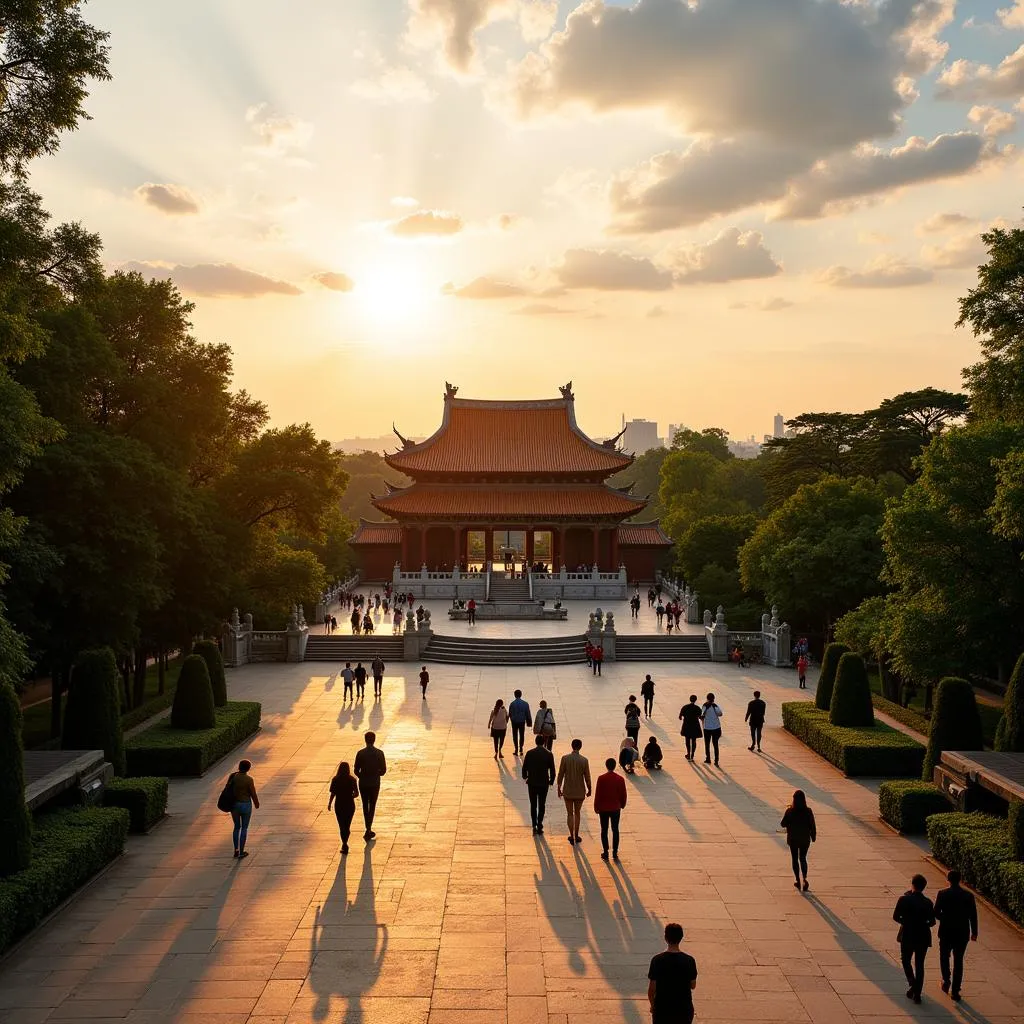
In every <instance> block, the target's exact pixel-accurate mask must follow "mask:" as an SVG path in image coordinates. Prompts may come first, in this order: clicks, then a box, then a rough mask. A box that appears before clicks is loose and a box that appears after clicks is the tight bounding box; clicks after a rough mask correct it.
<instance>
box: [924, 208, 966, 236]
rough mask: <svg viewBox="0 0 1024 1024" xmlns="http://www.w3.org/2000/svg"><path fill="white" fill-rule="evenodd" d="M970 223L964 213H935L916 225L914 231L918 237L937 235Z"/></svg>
mask: <svg viewBox="0 0 1024 1024" xmlns="http://www.w3.org/2000/svg"><path fill="white" fill-rule="evenodd" d="M970 223H971V218H970V217H968V216H967V215H966V214H964V213H936V214H933V215H932V216H931V217H929V218H928V219H927V220H926V221H923V222H922V223H920V224H918V225H917V228H916V230H917V233H918V234H919V235H938V234H941V233H942V232H943V231H949V230H951V229H952V228H956V227H960V226H961V225H963V224H970Z"/></svg>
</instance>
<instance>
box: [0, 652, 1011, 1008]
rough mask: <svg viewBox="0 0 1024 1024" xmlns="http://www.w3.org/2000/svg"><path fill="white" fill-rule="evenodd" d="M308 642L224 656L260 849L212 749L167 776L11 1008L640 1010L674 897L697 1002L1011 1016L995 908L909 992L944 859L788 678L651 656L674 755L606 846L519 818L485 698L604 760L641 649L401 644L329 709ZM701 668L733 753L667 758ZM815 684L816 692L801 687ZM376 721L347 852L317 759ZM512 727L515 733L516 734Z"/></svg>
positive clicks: (24, 971)
mask: <svg viewBox="0 0 1024 1024" xmlns="http://www.w3.org/2000/svg"><path fill="white" fill-rule="evenodd" d="M327 667H328V666H324V667H323V668H321V667H320V666H316V665H287V666H285V665H255V666H250V667H247V668H245V669H242V670H238V671H235V672H232V673H230V674H229V677H228V679H229V686H230V688H231V691H232V693H233V695H234V696H236V697H246V698H256V699H259V700H262V701H263V702H264V711H265V716H264V723H265V725H264V729H263V731H262V732H261V733H260V734H259V735H258V736H257V737H255V738H254V739H253V740H252V741H251V742H250V743H249V744H248V746H247V747H246V749H245V754H246V756H248V757H250V758H251V759H252V760H253V762H254V763H255V766H256V767H255V769H254V776H255V779H256V781H257V784H258V786H259V789H260V794H261V799H262V802H263V808H262V809H261V810H260V811H258V812H256V815H255V818H254V825H253V829H252V832H251V837H250V841H251V850H252V856H251V857H250V858H249V859H248V860H246V861H243V862H241V863H239V862H236V861H234V860H232V858H231V855H230V843H229V837H228V825H227V822H226V820H225V816H224V815H221V814H219V813H218V812H217V810H216V808H215V806H214V805H215V800H216V795H217V793H218V791H219V789H220V786H221V783H222V780H223V777H224V774H225V772H226V771H227V769H228V767H229V766H228V765H227V764H222V765H221V766H220V767H219V768H218V769H217V770H215V771H214V772H213V773H212V774H210V775H209V776H207V777H206V778H204V779H200V780H194V781H181V782H175V783H173V784H172V789H171V812H172V813H171V817H170V818H169V819H168V820H167V821H166V822H165V823H164V824H162V825H161V826H159V827H158V828H157V829H156V830H155V831H154V832H153V833H152V834H151V835H149V836H143V837H133V838H132V839H131V840H130V842H129V846H128V852H127V855H126V856H125V857H124V858H123V859H122V860H121V861H119V862H118V863H116V864H115V865H114V866H113V867H112V868H111V869H110V870H109V871H108V872H107V873H106V874H105V875H104V876H103V877H102V878H101V879H100V880H99V881H98V882H96V883H95V884H94V885H93V886H92V887H91V888H90V889H89V890H87V891H86V892H85V893H84V894H83V895H82V896H81V897H80V898H79V899H77V900H76V901H75V902H74V903H73V904H72V905H71V906H70V907H68V908H67V909H66V910H65V911H63V912H62V913H61V914H59V915H58V916H57V917H56V918H55V919H54V920H53V921H51V922H50V923H49V924H48V925H46V926H45V927H44V928H42V929H41V930H40V931H39V932H38V933H37V934H36V935H35V936H34V937H33V938H32V939H31V940H30V941H29V942H28V943H27V944H25V945H24V946H23V947H22V948H21V949H20V950H19V951H18V952H17V953H15V954H14V955H13V956H12V957H11V958H9V959H8V960H7V961H6V962H4V963H3V964H0V1020H2V1021H3V1022H4V1024H37V1022H42V1021H46V1022H49V1024H57V1022H70V1021H81V1020H94V1021H100V1020H102V1021H106V1020H117V1021H124V1020H128V1021H130V1022H132V1024H156V1022H175V1024H235V1022H238V1024H243V1022H250V1024H299V1022H302V1024H306V1022H326V1024H335V1022H341V1021H346V1022H350V1024H355V1022H366V1024H476V1022H488V1024H490V1022H497V1024H605V1022H607V1024H611V1022H628V1024H646V1022H647V1021H649V1020H650V1017H649V1015H648V1012H647V1006H646V998H645V992H646V985H647V982H646V967H647V962H648V958H649V957H650V956H651V955H652V954H653V953H655V952H657V951H658V950H659V948H660V947H661V942H660V935H661V929H662V926H663V924H664V922H665V921H666V920H673V919H674V920H679V921H680V922H682V924H683V925H684V926H685V928H686V931H687V937H686V940H685V945H686V947H687V948H688V949H689V950H690V952H692V953H693V955H694V956H695V957H696V958H697V961H698V964H699V968H700V982H699V984H698V988H697V991H696V993H695V1000H696V1005H697V1013H698V1021H716V1022H733V1021H735V1022H741V1021H742V1022H750V1021H779V1022H783V1021H784V1022H787V1024H798V1022H809V1021H813V1022H815V1024H826V1022H827V1024H844V1022H854V1021H855V1022H857V1024H883V1022H885V1021H893V1022H895V1021H897V1020H898V1021H906V1020H908V1019H910V1018H913V1019H919V1020H922V1021H925V1020H927V1021H937V1022H952V1021H954V1020H964V1021H968V1022H971V1024H982V1022H989V1024H1010V1022H1019V1021H1021V1020H1022V1019H1024V1013H1022V1010H1021V1006H1022V1004H1024V939H1022V936H1021V934H1020V933H1019V932H1016V931H1014V930H1012V929H1010V928H1009V927H1007V926H1006V925H1004V924H1002V923H1001V922H1000V921H999V920H998V919H996V918H995V917H994V915H993V914H991V913H990V912H988V911H987V910H983V911H982V921H981V941H980V942H979V943H978V944H977V945H974V946H972V947H971V949H970V953H969V960H968V973H967V980H966V984H965V988H964V994H965V1002H964V1003H963V1004H961V1005H960V1006H959V1007H956V1006H954V1005H953V1004H951V1003H950V1002H949V1001H948V1000H946V999H945V998H943V997H942V996H941V993H940V992H939V989H938V970H937V964H936V963H935V958H934V956H932V957H931V958H930V961H929V967H928V987H927V990H926V997H925V1002H924V1004H923V1006H921V1007H914V1006H913V1005H912V1004H911V1003H909V1002H908V1001H907V999H906V998H905V996H904V994H903V993H904V989H905V983H904V981H903V978H902V975H901V972H900V968H899V966H898V964H897V962H896V961H895V959H894V952H895V943H894V937H895V926H894V925H893V923H892V921H891V920H890V914H891V910H892V906H893V903H894V902H895V899H896V897H897V896H898V895H899V894H900V893H901V892H902V891H903V890H904V889H905V887H906V885H907V880H908V879H909V877H910V875H911V874H912V873H914V872H915V871H924V873H925V874H926V875H927V876H928V878H929V891H930V892H933V893H934V891H935V889H936V888H937V887H938V884H939V881H940V879H939V874H938V872H937V871H936V870H935V869H934V868H933V867H931V866H930V865H929V864H928V863H927V861H926V860H925V856H924V854H925V849H924V847H923V845H922V844H920V843H915V842H911V841H908V840H906V839H902V838H899V837H897V836H895V835H893V834H892V833H891V832H889V831H887V830H886V829H884V828H883V827H882V826H881V824H880V823H879V822H878V819H877V809H876V794H875V789H876V787H875V786H874V785H873V784H870V783H864V782H857V781H852V780H847V779H844V778H842V777H841V776H840V775H839V774H838V773H837V772H836V771H835V770H834V769H833V768H832V767H831V766H829V765H828V764H826V763H825V762H824V761H822V760H821V759H820V758H818V757H816V756H815V755H814V754H812V753H810V752H809V751H808V750H807V749H806V748H804V747H802V746H801V745H800V744H799V743H797V742H796V741H795V740H794V739H792V738H791V737H789V736H787V735H786V734H785V733H783V732H782V730H781V729H780V728H779V725H778V722H779V703H780V701H781V700H783V699H787V698H794V697H796V696H798V691H797V690H796V688H795V678H794V677H793V676H792V675H791V674H789V673H787V672H782V671H779V670H772V669H769V668H764V667H757V668H754V669H751V670H749V671H740V670H738V669H736V668H735V667H733V666H717V665H711V664H697V665H691V664H686V663H684V664H676V665H661V666H659V665H653V666H650V670H651V671H652V673H653V675H654V677H655V679H656V681H657V684H658V691H657V701H656V707H655V712H656V715H655V718H654V720H653V722H652V723H651V724H650V725H649V726H648V728H646V729H645V730H644V732H643V733H642V737H644V736H646V735H647V734H650V733H653V734H654V735H657V736H659V737H660V738H661V740H662V742H663V745H664V746H665V748H666V753H667V770H666V771H664V772H662V773H660V774H657V775H656V776H654V777H648V776H646V775H644V774H638V775H637V776H636V777H635V778H632V779H630V780H629V781H628V788H629V794H630V796H629V806H628V808H627V810H626V812H625V815H624V823H623V827H624V834H623V847H622V862H621V864H620V865H614V864H612V865H609V864H606V863H604V862H603V861H601V860H600V859H599V856H598V854H599V852H600V845H599V838H598V830H597V827H596V821H595V818H594V815H593V813H592V811H591V810H589V809H587V810H586V812H585V821H584V830H583V835H584V842H583V844H582V845H581V846H580V847H578V848H573V847H571V846H570V845H569V844H568V843H566V841H565V837H564V835H563V832H562V828H561V817H562V816H561V814H560V809H559V806H558V804H557V802H556V801H554V799H553V798H552V800H551V801H550V802H549V817H548V823H547V824H548V830H547V834H546V836H545V837H544V838H543V839H540V838H534V837H533V835H532V834H531V831H530V828H529V817H528V810H527V801H526V793H525V787H524V786H523V784H522V783H521V782H520V781H519V779H518V778H517V777H516V774H515V772H516V762H515V761H514V760H513V759H512V758H511V757H510V756H509V755H508V754H506V758H505V760H504V761H501V762H498V763H496V762H495V761H494V760H493V758H492V757H491V752H490V742H489V739H488V736H487V733H486V720H487V713H488V710H489V708H490V707H491V706H492V704H493V701H494V698H495V697H496V696H502V697H505V698H508V697H509V696H511V694H510V691H511V689H512V688H513V687H514V686H519V687H521V688H522V689H523V690H524V691H525V693H526V695H527V696H528V698H529V699H530V700H531V702H532V703H533V705H534V707H536V703H537V700H538V699H539V698H540V697H545V698H547V699H548V701H549V702H550V703H551V704H552V706H553V708H554V711H555V715H556V718H557V721H558V723H559V741H558V743H557V745H556V752H559V753H560V752H562V751H564V750H565V749H567V746H568V739H569V738H570V737H571V736H573V735H578V736H580V737H581V738H582V739H583V741H584V753H585V754H587V755H589V757H590V759H591V764H592V765H593V766H594V768H597V766H598V765H599V764H600V762H601V761H602V760H603V758H604V757H605V756H606V755H607V754H608V753H610V752H612V751H614V750H616V749H617V747H618V741H619V736H620V732H619V727H620V723H621V722H622V713H621V712H622V706H623V704H624V702H625V698H626V696H628V694H629V693H630V692H631V691H632V692H636V686H637V684H638V681H639V679H641V678H642V677H643V670H644V667H643V666H639V665H614V664H609V665H607V666H606V668H605V674H604V676H603V678H601V679H596V680H595V679H594V677H593V676H591V675H589V674H588V673H587V671H586V669H585V668H584V667H583V666H567V667H559V668H554V669H534V668H515V669H505V668H473V667H467V668H463V667H460V666H445V667H441V666H438V667H436V668H434V669H432V673H431V674H432V680H431V684H430V691H429V695H428V700H427V701H426V702H424V701H422V700H421V699H420V694H419V688H418V686H417V685H416V679H415V675H414V673H413V672H412V668H414V667H416V666H411V667H410V668H409V669H405V667H404V666H395V668H396V669H398V671H394V672H393V671H390V670H389V672H388V674H387V677H386V681H385V687H384V699H383V701H382V702H381V703H380V704H374V703H372V702H367V703H366V704H365V705H357V706H356V708H355V709H354V710H353V709H352V708H350V707H342V706H341V702H340V685H339V684H338V683H337V680H336V679H335V677H334V676H333V675H330V674H328V673H327V672H326V671H324V669H325V668H327ZM753 685H759V686H760V688H761V689H762V690H763V691H764V694H765V697H766V698H767V700H768V701H769V709H770V720H769V728H768V730H767V733H766V736H765V744H764V745H765V753H764V754H763V755H762V756H758V755H756V754H752V753H749V752H748V751H747V749H746V737H745V734H744V730H743V727H742V721H741V720H742V712H743V706H744V705H745V703H746V700H747V699H748V697H749V691H750V689H751V687H752V686H753ZM708 689H714V690H715V692H716V693H717V694H718V697H719V701H720V703H722V704H723V706H724V707H725V709H726V718H725V730H726V731H725V741H724V747H723V757H722V769H721V770H720V771H716V770H712V769H710V768H709V767H707V766H705V765H703V764H701V763H697V764H695V765H692V766H691V765H690V764H688V763H687V762H685V761H684V760H683V757H682V750H681V742H682V741H681V739H680V738H679V736H678V727H677V722H676V713H677V711H678V708H679V706H680V704H681V703H682V702H683V701H684V700H685V699H686V697H687V696H688V695H689V694H690V693H697V694H701V695H702V694H704V693H705V692H706V691H707V690H708ZM810 692H813V690H811V691H810ZM368 727H369V728H373V729H375V730H376V731H377V733H378V736H379V737H380V742H381V745H382V746H383V748H384V750H385V751H386V753H387V756H388V759H389V764H390V766H391V770H390V771H389V773H388V775H387V777H386V779H385V782H384V788H383V791H382V797H381V802H380V805H379V808H378V821H377V833H378V838H377V840H376V842H375V843H373V844H372V845H364V843H363V842H362V840H358V841H356V842H355V844H354V846H353V852H352V854H351V855H350V856H349V857H348V858H347V860H346V861H344V862H343V861H342V860H341V858H340V857H339V844H338V840H337V833H336V827H335V824H334V818H333V815H332V814H328V812H327V810H326V802H327V784H328V780H329V778H330V776H331V774H332V772H333V770H334V768H335V766H336V765H337V762H338V761H339V760H340V759H341V758H343V757H344V758H351V757H352V756H353V755H354V753H355V752H356V750H357V749H358V748H359V746H360V745H361V736H362V733H363V731H364V730H365V729H367V728H368ZM510 752H511V751H510V748H509V754H510ZM797 786H800V787H802V788H804V789H805V790H806V791H807V793H808V796H809V799H810V801H811V804H812V806H813V807H814V809H815V812H816V814H817V816H818V822H819V832H820V840H819V842H818V843H817V844H816V845H815V846H814V847H813V848H812V856H811V865H812V871H811V883H812V886H813V888H812V890H811V892H810V893H809V894H808V895H802V894H800V893H797V892H795V891H794V889H793V888H792V879H791V876H790V873H789V857H788V854H787V852H786V850H785V848H784V846H783V842H782V837H781V836H779V835H778V834H777V833H776V827H777V824H778V821H779V818H780V816H781V809H782V807H783V806H784V805H785V803H786V802H787V800H788V798H789V795H790V794H791V792H792V790H793V789H794V788H795V787H797Z"/></svg>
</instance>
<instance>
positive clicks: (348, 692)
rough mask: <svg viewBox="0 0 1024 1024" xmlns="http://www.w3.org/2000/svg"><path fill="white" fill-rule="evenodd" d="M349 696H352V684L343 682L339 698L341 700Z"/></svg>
mask: <svg viewBox="0 0 1024 1024" xmlns="http://www.w3.org/2000/svg"><path fill="white" fill-rule="evenodd" d="M351 696H352V684H351V683H345V689H344V690H343V691H342V694H341V699H342V700H348V698H349V697H351Z"/></svg>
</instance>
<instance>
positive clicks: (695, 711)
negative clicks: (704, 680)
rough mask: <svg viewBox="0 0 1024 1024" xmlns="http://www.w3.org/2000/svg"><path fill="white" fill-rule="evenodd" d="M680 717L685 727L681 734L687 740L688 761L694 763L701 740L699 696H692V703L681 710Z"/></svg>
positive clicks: (680, 731)
mask: <svg viewBox="0 0 1024 1024" xmlns="http://www.w3.org/2000/svg"><path fill="white" fill-rule="evenodd" d="M679 717H680V719H681V720H682V723H683V727H682V729H680V730H679V734H680V735H681V736H682V737H683V739H684V740H686V760H687V761H692V760H693V759H694V757H696V756H697V740H699V739H700V738H701V735H702V731H701V727H700V708H699V707H698V706H697V694H695V693H691V694H690V703H689V704H684V705H683V706H682V707H681V708H680V709H679Z"/></svg>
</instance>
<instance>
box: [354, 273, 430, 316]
mask: <svg viewBox="0 0 1024 1024" xmlns="http://www.w3.org/2000/svg"><path fill="white" fill-rule="evenodd" d="M437 295H438V291H437V288H436V287H432V286H431V285H430V283H429V281H428V280H427V276H426V275H425V274H424V272H423V269H422V267H420V266H418V265H417V264H416V263H414V262H412V261H411V260H404V259H402V258H400V257H396V258H394V259H388V260H382V261H381V262H380V263H377V264H373V265H370V266H367V267H366V268H364V270H363V271H362V273H360V275H359V277H358V278H357V279H356V282H355V287H354V288H353V290H352V298H353V299H354V300H355V305H356V307H357V309H358V311H359V316H360V318H361V319H362V320H363V321H364V322H365V323H366V325H367V326H369V327H376V328H390V329H399V328H414V327H417V326H422V325H423V323H424V321H425V320H428V319H430V318H431V317H432V314H433V312H434V310H433V306H434V305H435V304H436V301H437Z"/></svg>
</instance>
